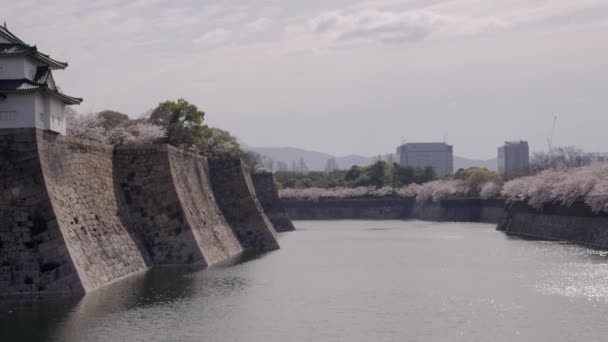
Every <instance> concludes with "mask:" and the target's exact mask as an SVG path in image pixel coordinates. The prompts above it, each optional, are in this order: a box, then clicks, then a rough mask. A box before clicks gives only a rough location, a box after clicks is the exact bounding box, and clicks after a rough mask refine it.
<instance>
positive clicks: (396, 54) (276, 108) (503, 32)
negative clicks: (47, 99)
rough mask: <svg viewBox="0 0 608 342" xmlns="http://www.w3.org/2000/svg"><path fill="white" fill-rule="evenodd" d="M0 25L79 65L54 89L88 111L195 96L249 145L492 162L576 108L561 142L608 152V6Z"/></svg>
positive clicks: (411, 1) (216, 1) (185, 3)
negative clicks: (417, 150) (503, 149)
mask: <svg viewBox="0 0 608 342" xmlns="http://www.w3.org/2000/svg"><path fill="white" fill-rule="evenodd" d="M0 1H2V0H0ZM4 20H6V21H7V23H8V26H9V29H11V30H13V31H14V32H15V33H16V34H17V35H18V36H20V37H21V38H23V39H24V40H25V41H27V42H29V43H31V44H36V45H37V46H38V47H39V48H40V50H41V51H43V52H45V53H50V54H51V55H52V56H53V57H55V58H57V59H60V60H66V61H68V62H70V67H69V68H68V69H67V70H66V71H57V72H56V73H55V77H56V78H57V80H58V83H59V85H61V86H62V88H63V89H65V91H66V92H67V93H69V94H73V95H75V96H82V97H84V99H85V102H84V103H83V104H82V106H80V107H79V110H82V111H85V112H87V111H96V110H103V109H107V108H114V109H117V110H122V111H125V112H127V113H131V114H134V115H136V114H137V113H141V112H144V111H146V110H147V109H149V108H150V107H152V106H154V105H155V104H156V103H158V102H160V101H163V100H166V99H170V98H179V97H185V98H187V99H188V100H190V101H192V102H193V103H195V104H197V105H199V106H201V107H202V108H204V109H205V110H206V111H207V112H208V113H209V115H208V116H207V118H206V119H207V120H209V123H210V124H212V125H217V126H219V127H222V128H225V129H228V130H230V131H232V132H233V133H235V134H236V135H237V136H239V137H240V138H243V139H244V140H245V141H246V142H247V143H248V144H251V145H284V144H291V145H296V146H302V147H310V148H315V149H319V150H326V151H328V152H334V153H345V154H347V153H353V152H355V153H357V152H358V153H367V154H370V155H371V154H378V153H386V152H388V151H390V150H392V149H393V147H394V146H393V145H394V144H395V140H398V139H399V137H401V136H402V135H406V136H408V138H409V139H424V140H426V139H438V138H439V139H440V138H441V137H442V136H443V134H444V133H445V132H446V131H449V133H450V136H452V137H454V138H453V139H454V141H451V142H453V143H454V144H455V146H456V149H457V150H458V153H459V154H464V155H467V154H468V155H471V156H475V155H478V156H488V157H490V156H492V155H493V154H494V153H495V146H494V144H493V143H496V144H498V143H500V142H501V140H503V139H513V138H515V139H518V138H529V137H534V136H540V137H541V138H538V139H537V140H538V141H540V144H542V143H543V141H544V137H542V136H543V135H544V134H545V133H546V127H545V126H546V122H545V121H546V120H545V119H543V118H540V116H542V115H546V116H547V117H548V118H549V121H550V119H551V118H553V117H554V115H560V113H561V112H565V113H568V104H571V105H574V104H577V107H576V108H570V109H571V113H572V122H570V123H569V124H570V127H577V131H576V132H575V131H572V132H568V131H566V129H565V128H564V131H563V132H558V133H559V134H558V135H557V136H558V137H560V138H561V139H563V140H564V142H565V143H566V144H576V145H580V146H581V147H582V148H588V149H594V150H606V151H608V146H603V145H601V144H602V141H605V139H603V136H604V132H603V131H602V127H605V126H606V125H607V124H608V122H607V121H606V120H608V119H605V116H601V115H599V113H600V112H601V113H603V115H605V108H606V107H608V103H607V102H606V101H607V100H605V96H604V94H605V93H606V91H607V90H606V84H608V79H606V73H605V72H603V71H604V70H606V68H607V67H608V66H607V65H606V60H608V45H607V44H608V41H607V40H606V39H605V33H604V32H606V31H607V30H608V2H606V0H509V1H492V0H373V1H371V0H370V1H356V0H355V1H347V0H308V1H301V0H267V1H264V3H263V5H261V4H258V3H253V2H249V1H248V2H245V1H238V0H207V1H196V0H179V1H166V0H131V1H124V0H99V1H87V0H54V1H39V0H19V1H9V0H4V1H3V2H2V6H1V10H0V22H2V21H4ZM346 47H347V48H348V49H346ZM159 80H162V82H159ZM261 80H262V81H261ZM577 97H581V98H583V97H584V101H585V102H584V103H582V102H581V101H579V100H573V99H576V98H577ZM560 101H561V102H560ZM562 102H563V103H562ZM581 107H584V109H585V111H584V112H583V111H581V110H580V109H581ZM370 113H373V115H370ZM575 119H576V121H575ZM560 120H564V127H567V126H566V124H568V122H567V120H568V118H567V117H566V115H565V114H561V116H560ZM585 120H587V123H585ZM269 122H270V124H269ZM463 122H464V123H466V124H463ZM589 122H592V123H591V124H589ZM319 123H322V124H319ZM471 123H476V124H477V123H479V125H482V126H483V127H484V130H483V131H479V132H475V133H476V134H478V135H481V136H483V137H479V136H475V135H476V134H472V133H471V128H470V124H471ZM372 130H373V131H383V134H382V135H381V136H375V137H374V139H361V136H365V135H366V134H369V131H372ZM312 131H314V132H316V133H315V139H310V132H312ZM581 131H585V136H584V137H580V141H577V140H575V138H577V139H578V138H579V135H580V134H578V135H577V132H581ZM336 132H340V137H341V139H339V141H338V139H335V134H336ZM462 132H464V133H462ZM459 134H461V135H460V136H459ZM492 139H495V140H496V141H494V140H492ZM480 140H483V141H489V142H488V143H484V144H481V143H480ZM531 144H532V145H534V141H533V140H532V141H531ZM585 144H586V145H585ZM537 145H538V144H537Z"/></svg>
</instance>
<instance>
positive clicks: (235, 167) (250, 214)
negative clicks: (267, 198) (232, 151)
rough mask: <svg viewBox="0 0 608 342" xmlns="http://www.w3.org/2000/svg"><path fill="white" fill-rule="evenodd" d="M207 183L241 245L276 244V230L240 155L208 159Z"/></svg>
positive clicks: (261, 247) (267, 247)
mask: <svg viewBox="0 0 608 342" xmlns="http://www.w3.org/2000/svg"><path fill="white" fill-rule="evenodd" d="M209 169H210V175H211V177H210V178H211V186H212V188H213V193H214V194H215V198H216V199H217V203H218V204H219V207H220V210H221V211H222V214H223V215H224V217H225V218H226V221H228V223H229V224H230V227H232V229H233V231H234V233H235V234H236V236H237V238H238V240H239V241H240V243H241V245H242V246H243V248H245V249H248V250H255V251H270V250H275V249H278V248H279V243H278V241H277V235H276V231H275V229H274V227H273V225H272V223H271V222H270V220H268V217H266V214H265V213H264V210H263V209H262V205H261V204H260V203H259V201H258V199H257V196H256V193H255V189H254V187H253V182H252V180H251V173H250V172H249V170H248V168H247V167H246V166H245V165H244V164H243V162H242V161H241V160H240V159H210V160H209Z"/></svg>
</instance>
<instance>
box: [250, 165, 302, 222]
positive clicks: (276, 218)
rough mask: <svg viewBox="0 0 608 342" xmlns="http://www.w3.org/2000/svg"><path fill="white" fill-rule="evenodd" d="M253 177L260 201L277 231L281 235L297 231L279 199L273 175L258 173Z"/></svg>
mask: <svg viewBox="0 0 608 342" xmlns="http://www.w3.org/2000/svg"><path fill="white" fill-rule="evenodd" d="M251 177H252V180H253V185H254V187H255V192H256V194H257V196H258V200H259V201H260V204H261V205H262V208H264V212H265V213H266V216H268V219H269V220H270V222H271V223H272V224H273V226H274V228H275V230H276V231H277V232H279V233H280V232H289V231H293V230H295V229H296V228H295V227H294V226H293V223H292V222H291V218H290V217H289V215H288V214H287V211H286V210H285V207H284V206H283V202H282V201H281V199H280V198H279V193H278V191H277V188H276V186H275V184H274V177H273V176H272V173H270V172H264V173H257V174H253V175H251Z"/></svg>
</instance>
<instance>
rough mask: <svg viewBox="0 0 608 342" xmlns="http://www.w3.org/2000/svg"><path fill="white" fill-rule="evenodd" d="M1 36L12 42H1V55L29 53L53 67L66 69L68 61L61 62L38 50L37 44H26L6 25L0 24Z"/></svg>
mask: <svg viewBox="0 0 608 342" xmlns="http://www.w3.org/2000/svg"><path fill="white" fill-rule="evenodd" d="M0 37H1V38H4V39H5V40H8V41H9V42H10V43H8V44H7V43H3V44H0V55H27V56H31V57H33V58H35V59H37V60H39V61H41V62H42V63H45V64H47V65H48V66H49V67H51V68H53V69H65V68H67V66H68V63H65V62H60V61H57V60H54V59H52V58H51V56H49V55H47V54H44V53H42V52H39V51H38V48H36V46H31V45H28V44H26V43H25V42H24V41H22V40H21V39H19V38H17V36H15V35H14V34H13V33H12V32H11V31H9V30H8V29H7V28H6V27H4V26H1V25H0Z"/></svg>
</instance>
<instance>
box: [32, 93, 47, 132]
mask: <svg viewBox="0 0 608 342" xmlns="http://www.w3.org/2000/svg"><path fill="white" fill-rule="evenodd" d="M34 101H35V105H36V107H35V113H36V114H35V118H36V119H35V120H36V127H38V128H40V129H49V127H50V125H49V115H48V104H47V102H48V101H47V96H46V95H43V94H40V93H36V96H35V98H34Z"/></svg>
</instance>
